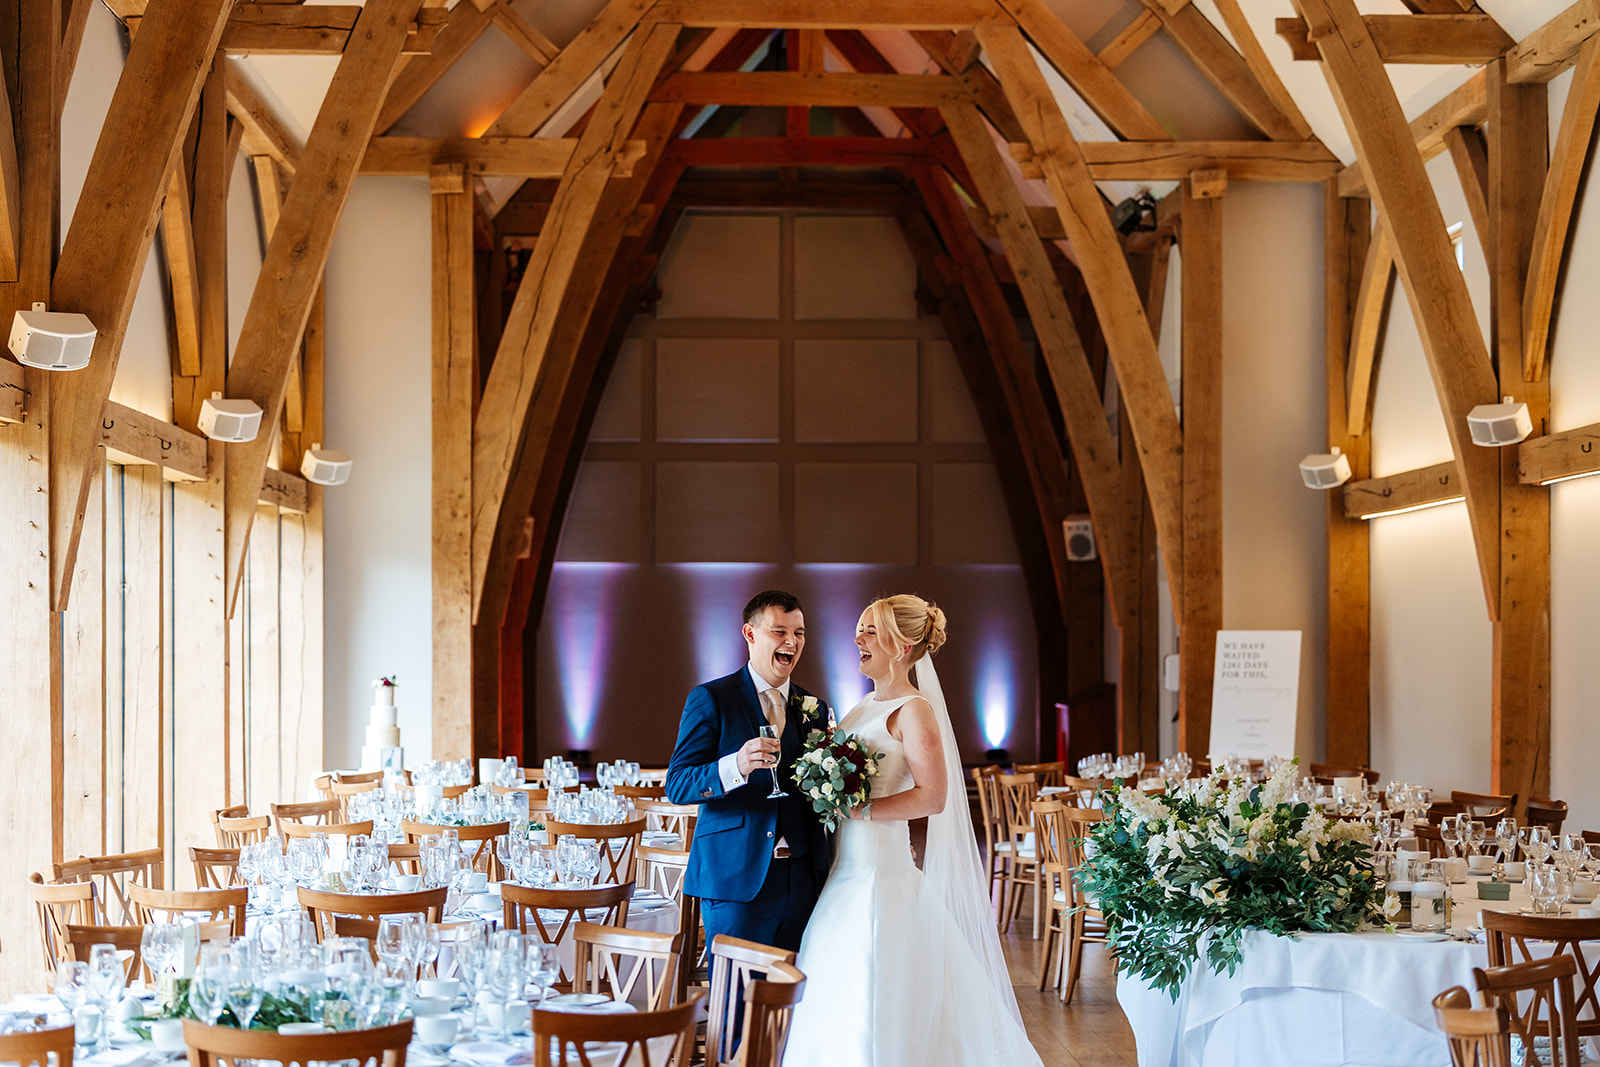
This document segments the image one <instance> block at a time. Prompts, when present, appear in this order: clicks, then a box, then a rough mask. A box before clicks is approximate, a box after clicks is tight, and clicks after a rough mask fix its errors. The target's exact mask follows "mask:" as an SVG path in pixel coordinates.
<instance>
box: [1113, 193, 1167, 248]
mask: <svg viewBox="0 0 1600 1067" xmlns="http://www.w3.org/2000/svg"><path fill="white" fill-rule="evenodd" d="M1155 211H1156V198H1155V197H1153V196H1151V195H1150V194H1149V193H1148V192H1143V193H1140V194H1139V195H1138V196H1130V197H1128V199H1126V200H1124V201H1123V202H1122V203H1120V204H1118V205H1117V206H1116V207H1114V208H1112V209H1111V225H1113V226H1115V227H1116V228H1117V232H1118V233H1120V234H1122V236H1124V237H1126V236H1128V235H1129V234H1130V233H1137V232H1138V231H1140V230H1153V229H1155V228H1156V222H1155ZM1146 216H1149V217H1150V221H1149V223H1148V224H1146V222H1145V217H1146Z"/></svg>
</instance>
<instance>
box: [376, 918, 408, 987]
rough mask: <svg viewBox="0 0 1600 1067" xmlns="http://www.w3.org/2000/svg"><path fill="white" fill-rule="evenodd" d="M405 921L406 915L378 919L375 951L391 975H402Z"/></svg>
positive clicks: (404, 953)
mask: <svg viewBox="0 0 1600 1067" xmlns="http://www.w3.org/2000/svg"><path fill="white" fill-rule="evenodd" d="M405 920H406V916H404V915H384V916H381V917H380V918H379V919H378V933H377V936H376V937H375V938H374V939H373V942H372V944H373V950H374V951H375V952H377V954H378V959H380V960H382V961H383V966H384V969H385V970H386V971H388V972H389V973H390V974H391V975H393V974H399V973H400V966H401V964H403V963H404V962H405V955H406V950H405Z"/></svg>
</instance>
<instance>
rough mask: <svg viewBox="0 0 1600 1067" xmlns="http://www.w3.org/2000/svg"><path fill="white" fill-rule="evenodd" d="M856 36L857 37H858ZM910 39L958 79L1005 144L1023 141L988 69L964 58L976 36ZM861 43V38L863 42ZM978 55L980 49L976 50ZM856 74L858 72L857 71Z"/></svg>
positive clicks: (918, 34) (920, 33)
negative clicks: (1004, 140) (1006, 142)
mask: <svg viewBox="0 0 1600 1067" xmlns="http://www.w3.org/2000/svg"><path fill="white" fill-rule="evenodd" d="M858 36H859V34H858ZM911 36H912V39H914V40H915V41H916V42H917V43H918V44H920V45H921V46H922V49H923V51H925V52H927V53H928V56H929V58H930V59H932V60H933V61H934V62H935V63H936V64H938V66H939V69H940V70H942V71H944V72H945V73H946V74H948V75H950V76H951V77H953V78H959V79H960V80H961V82H962V84H964V85H965V86H966V87H967V88H968V89H969V90H971V92H972V97H973V99H974V100H976V101H977V102H978V110H979V111H982V112H983V117H984V118H986V119H988V120H989V124H990V125H991V126H993V127H994V128H995V129H997V130H999V131H1000V133H1001V135H1002V136H1003V137H1005V138H1006V140H1008V141H1020V140H1023V139H1024V138H1023V135H1022V127H1021V126H1019V125H1017V117H1016V116H1015V115H1013V114H1012V113H1011V103H1010V101H1008V100H1007V99H1006V94H1005V93H1004V92H1002V91H1001V89H1000V83H999V82H997V81H995V80H994V75H993V74H990V73H989V68H987V67H985V66H984V65H983V64H982V63H978V62H976V61H975V60H976V57H975V56H974V57H972V58H971V59H969V58H968V53H969V52H970V51H971V50H972V49H975V48H979V46H978V38H977V35H976V34H971V33H970V32H965V31H964V32H961V33H946V32H942V31H939V30H912V31H911ZM863 39H864V38H863ZM979 50H980V51H981V49H979ZM857 69H858V70H859V69H860V68H859V67H857Z"/></svg>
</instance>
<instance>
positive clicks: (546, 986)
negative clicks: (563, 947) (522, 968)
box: [528, 941, 561, 1004]
mask: <svg viewBox="0 0 1600 1067" xmlns="http://www.w3.org/2000/svg"><path fill="white" fill-rule="evenodd" d="M528 969H529V971H530V972H531V973H530V975H529V980H530V981H532V982H533V984H534V985H536V986H538V987H539V1003H540V1004H543V1003H544V998H545V997H548V996H549V995H550V987H551V986H553V985H555V983H556V979H557V978H559V977H561V957H560V956H559V955H558V954H557V953H556V947H555V946H554V945H550V944H546V943H544V942H542V941H541V942H539V943H538V944H537V945H533V946H531V947H530V948H529V949H528Z"/></svg>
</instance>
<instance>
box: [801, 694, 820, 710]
mask: <svg viewBox="0 0 1600 1067" xmlns="http://www.w3.org/2000/svg"><path fill="white" fill-rule="evenodd" d="M800 710H801V711H805V712H812V711H816V710H817V698H816V697H806V698H805V699H804V700H802V701H801V702H800Z"/></svg>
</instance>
